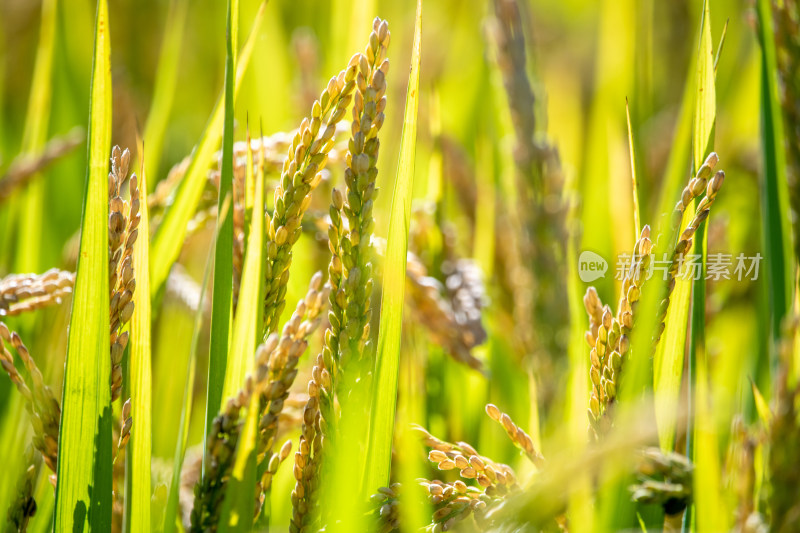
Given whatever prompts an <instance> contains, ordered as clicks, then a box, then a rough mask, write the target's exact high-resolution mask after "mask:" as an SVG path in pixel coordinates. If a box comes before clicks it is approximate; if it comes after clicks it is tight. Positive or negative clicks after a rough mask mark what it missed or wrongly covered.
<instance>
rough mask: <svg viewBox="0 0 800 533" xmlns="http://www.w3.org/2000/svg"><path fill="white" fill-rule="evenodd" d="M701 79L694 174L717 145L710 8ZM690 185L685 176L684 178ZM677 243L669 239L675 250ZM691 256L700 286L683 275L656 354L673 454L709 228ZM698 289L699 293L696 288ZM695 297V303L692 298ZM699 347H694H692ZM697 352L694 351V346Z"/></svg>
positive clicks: (666, 441) (663, 432)
mask: <svg viewBox="0 0 800 533" xmlns="http://www.w3.org/2000/svg"><path fill="white" fill-rule="evenodd" d="M695 64H696V75H695V78H694V80H691V81H690V82H689V83H693V87H694V90H693V94H694V96H693V99H694V119H693V125H692V153H693V157H692V160H693V164H692V170H693V172H696V171H697V169H698V168H699V167H700V166H701V165H702V164H703V161H704V160H705V157H706V155H707V154H708V153H709V151H710V149H711V147H712V144H713V132H714V121H715V118H716V90H715V83H714V55H713V46H712V43H711V28H710V20H709V12H708V5H706V6H705V8H704V12H703V17H702V22H701V27H700V42H699V47H698V55H697V60H696V63H695ZM683 181H685V176H684V180H683ZM695 203H696V202H693V203H692V206H691V207H689V208H687V209H686V211H685V212H684V216H683V218H682V220H681V228H684V227H686V225H687V224H688V223H689V222H690V221H691V219H692V217H693V216H694V205H695ZM673 245H674V241H673V240H670V241H669V246H670V247H671V246H673ZM688 253H689V254H696V255H699V256H700V257H701V263H702V266H701V270H702V273H701V276H700V278H701V279H699V280H698V283H693V280H690V279H685V278H684V277H683V276H681V277H679V278H678V279H676V281H675V289H674V291H673V292H672V295H671V297H670V306H669V309H668V310H667V316H666V320H665V329H664V333H663V336H662V339H661V342H660V343H659V345H658V348H657V350H656V355H655V362H654V369H655V376H654V387H655V392H656V419H657V421H658V433H659V443H660V445H661V448H662V449H664V450H672V449H673V446H674V440H675V422H676V412H677V406H678V398H679V395H680V388H681V382H682V381H683V367H684V360H685V357H686V355H687V354H686V335H687V332H688V331H689V329H688V328H689V323H690V322H691V323H692V324H693V329H692V335H693V339H695V340H699V342H700V344H701V345H702V344H703V343H702V340H701V339H702V337H703V331H702V326H703V324H702V323H701V324H695V323H694V322H693V320H692V317H691V316H690V312H691V310H692V309H693V308H694V309H701V311H700V312H699V316H698V320H700V321H701V322H702V321H704V313H703V311H702V309H703V307H702V306H700V307H697V306H698V305H700V304H701V302H704V301H705V297H704V294H705V275H704V273H705V224H703V225H702V226H701V228H699V229H698V231H697V233H696V235H695V238H694V240H693V244H692V248H691V249H690V250H689V252H688ZM693 285H694V295H693V292H692V286H693ZM693 298H694V300H693ZM693 346H694V343H693ZM691 349H694V348H691Z"/></svg>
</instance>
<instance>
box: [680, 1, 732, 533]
mask: <svg viewBox="0 0 800 533" xmlns="http://www.w3.org/2000/svg"><path fill="white" fill-rule="evenodd" d="M702 20H703V22H702V24H701V29H700V47H699V50H698V57H697V96H696V100H695V117H694V133H693V138H692V151H693V161H692V162H693V165H692V169H693V171H695V172H696V171H697V169H699V168H700V166H701V165H702V164H703V161H704V159H705V157H706V155H707V154H708V153H709V152H710V150H711V149H712V147H713V143H714V126H715V121H716V112H717V108H716V87H715V80H714V78H715V67H714V63H715V62H714V50H713V45H712V42H711V18H710V10H709V6H708V2H707V1H706V2H705V4H704V10H703V19H702ZM694 203H695V204H696V203H697V201H695V202H694ZM707 224H708V222H705V223H703V224H702V225H701V226H700V228H698V230H697V232H696V233H695V237H694V245H693V249H694V250H693V253H695V254H697V255H699V256H700V261H701V268H700V276H699V279H697V280H695V281H694V283H693V284H694V290H693V294H692V306H691V308H692V316H691V317H690V320H691V324H692V330H691V331H692V335H691V340H690V343H689V354H688V356H689V365H688V366H689V372H690V375H689V390H688V393H687V394H688V403H689V412H690V416H691V415H692V414H694V417H693V418H692V422H693V428H691V429H690V430H689V435H688V436H687V444H686V455H687V456H688V457H690V458H692V459H693V460H694V461H695V465H696V471H695V476H694V490H695V494H696V495H697V496H696V498H695V505H694V506H693V508H694V511H692V510H691V509H690V510H688V511H687V513H686V522H685V524H688V521H689V520H690V518H689V517H691V514H692V513H693V512H694V513H695V514H696V516H697V518H696V524H697V531H699V532H702V531H719V530H725V529H728V525H727V522H728V514H731V515H732V513H729V510H728V509H727V508H726V505H725V500H724V498H722V497H721V496H720V494H721V491H720V490H719V487H721V486H722V485H723V480H722V478H721V471H722V466H721V463H722V457H720V453H719V445H718V441H717V437H718V435H717V419H716V417H715V415H714V411H713V408H712V405H711V390H710V385H709V381H708V371H709V367H708V358H707V356H706V349H705V301H706V298H705V294H706V291H705V276H706V254H707V242H706V241H707V235H706V228H707ZM692 411H694V413H692Z"/></svg>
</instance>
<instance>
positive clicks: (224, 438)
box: [189, 377, 253, 533]
mask: <svg viewBox="0 0 800 533" xmlns="http://www.w3.org/2000/svg"><path fill="white" fill-rule="evenodd" d="M252 393H253V380H252V378H250V377H248V378H247V379H246V381H245V387H244V389H243V390H241V391H239V394H237V395H236V396H235V397H234V398H229V399H228V401H227V403H226V404H225V408H224V409H223V411H222V412H221V413H220V414H219V415H217V416H216V417H215V418H214V421H213V422H212V425H211V428H210V431H209V436H208V438H207V439H206V454H205V457H206V459H205V464H204V465H203V477H202V478H201V479H200V480H199V481H198V482H197V484H196V485H195V487H194V505H193V507H192V512H191V518H190V522H191V527H190V529H189V531H190V532H191V533H201V532H214V531H217V529H218V528H219V519H220V512H221V511H222V504H223V501H224V499H225V488H226V485H227V482H228V479H229V477H230V473H231V470H232V469H233V463H234V460H235V459H236V445H237V444H238V442H239V435H240V433H241V430H242V424H241V420H240V415H241V410H242V409H243V408H244V407H246V406H247V405H248V403H249V401H250V395H251V394H252Z"/></svg>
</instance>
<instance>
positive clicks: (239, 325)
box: [222, 135, 265, 398]
mask: <svg viewBox="0 0 800 533" xmlns="http://www.w3.org/2000/svg"><path fill="white" fill-rule="evenodd" d="M247 152H248V158H247V178H246V179H247V181H250V179H251V178H252V175H253V154H252V152H251V148H250V136H249V135H248V136H247ZM264 223H265V217H264V173H263V167H259V173H258V179H257V180H256V191H255V199H254V207H253V218H252V225H251V227H250V232H249V235H248V241H247V252H246V255H245V260H244V266H243V267H242V285H241V288H240V291H239V304H238V306H237V309H236V317H235V319H234V323H233V332H232V334H231V335H232V339H231V347H230V350H229V352H228V361H227V370H226V371H225V385H224V387H223V389H222V398H230V397H232V396H233V395H235V394H236V392H237V391H238V390H239V389H241V388H242V385H244V379H245V376H246V375H247V373H248V372H250V371H251V370H252V369H253V363H254V361H255V356H254V354H255V352H256V345H257V343H258V336H259V333H260V330H261V320H262V318H261V317H262V315H263V312H264V305H263V294H264V278H263V277H262V275H261V265H262V264H263V263H264Z"/></svg>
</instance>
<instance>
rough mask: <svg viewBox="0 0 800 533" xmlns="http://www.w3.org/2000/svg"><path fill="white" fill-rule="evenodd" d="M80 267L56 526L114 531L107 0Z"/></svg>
mask: <svg viewBox="0 0 800 533" xmlns="http://www.w3.org/2000/svg"><path fill="white" fill-rule="evenodd" d="M94 39H95V40H94V60H93V62H92V63H93V64H92V85H91V87H92V88H91V98H90V104H89V105H90V118H89V143H88V144H89V153H88V160H89V167H88V169H87V172H86V185H85V189H84V203H83V216H82V221H81V243H80V255H79V258H78V271H77V275H76V279H75V289H74V295H73V300H72V316H71V319H70V327H69V338H68V344H67V360H66V368H65V375H64V393H63V397H62V401H61V405H62V414H61V427H60V437H59V449H58V480H59V481H58V485H57V486H56V510H55V522H54V524H55V525H54V530H55V531H85V530H86V529H87V527H86V526H87V525H88V526H89V528H90V529H91V530H92V531H110V530H111V466H112V465H111V392H110V389H109V386H108V383H109V379H110V376H111V359H110V357H109V348H110V347H109V335H108V331H109V329H108V328H109V312H108V177H107V176H108V157H109V153H110V151H111V63H110V52H111V49H110V42H111V39H110V36H109V27H108V5H107V3H106V1H105V0H98V2H97V18H96V20H95V38H94Z"/></svg>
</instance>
